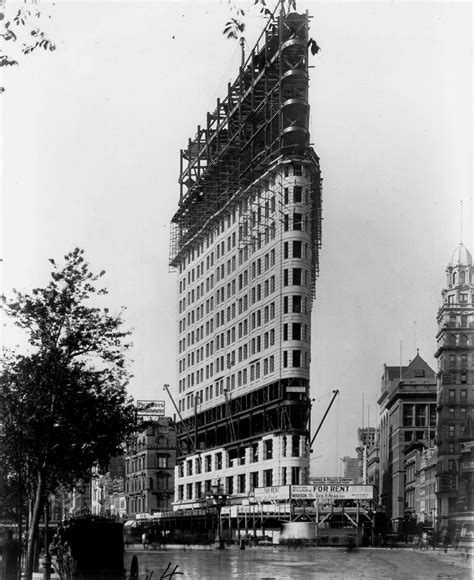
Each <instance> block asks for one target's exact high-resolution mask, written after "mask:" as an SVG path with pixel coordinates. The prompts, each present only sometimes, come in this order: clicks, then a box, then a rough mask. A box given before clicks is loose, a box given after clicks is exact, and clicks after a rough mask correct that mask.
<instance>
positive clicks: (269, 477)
mask: <svg viewBox="0 0 474 580" xmlns="http://www.w3.org/2000/svg"><path fill="white" fill-rule="evenodd" d="M263 479H264V485H265V487H271V486H272V485H273V469H265V471H264V472H263Z"/></svg>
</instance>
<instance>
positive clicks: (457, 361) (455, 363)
mask: <svg viewBox="0 0 474 580" xmlns="http://www.w3.org/2000/svg"><path fill="white" fill-rule="evenodd" d="M445 362H446V363H448V365H449V367H460V368H463V369H466V368H467V367H468V365H469V355H468V354H466V353H462V354H460V355H455V354H449V355H447V356H445Z"/></svg>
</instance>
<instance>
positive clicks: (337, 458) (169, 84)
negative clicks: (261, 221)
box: [0, 0, 474, 475]
mask: <svg viewBox="0 0 474 580" xmlns="http://www.w3.org/2000/svg"><path fill="white" fill-rule="evenodd" d="M238 5H239V6H242V7H243V8H244V9H247V7H249V6H252V5H253V0H252V1H251V2H243V3H239V4H238ZM297 5H298V9H299V10H300V11H301V10H306V9H308V10H309V12H310V14H311V15H312V16H313V19H312V21H311V27H312V28H311V36H312V37H313V38H314V39H315V40H316V41H317V43H318V45H319V46H320V47H321V51H320V53H319V54H318V55H317V56H312V57H311V60H310V65H311V66H312V67H314V68H311V70H310V106H311V141H312V143H313V144H314V148H315V150H316V152H317V154H318V155H319V157H320V160H321V169H322V175H323V241H322V244H323V245H322V250H321V260H320V276H319V280H318V283H317V296H316V302H315V304H314V311H313V331H312V363H311V373H312V375H311V376H312V379H311V394H312V398H313V399H314V402H313V417H312V419H313V429H314V428H315V427H316V426H317V425H318V423H319V421H320V419H321V417H322V416H323V414H324V412H325V410H326V408H327V406H328V404H329V402H330V400H331V395H332V391H333V390H334V389H338V390H339V391H340V395H339V396H338V398H337V399H336V401H335V403H334V405H333V407H332V409H331V411H330V412H329V414H328V417H327V419H326V421H325V423H324V425H323V427H322V429H321V432H320V434H319V435H318V439H317V440H316V443H315V448H314V453H313V458H314V459H313V460H312V462H311V465H312V473H313V474H314V475H340V474H341V473H342V471H341V470H342V467H343V466H342V462H341V458H342V457H344V456H345V455H349V456H354V455H355V446H356V444H357V428H358V427H360V426H361V425H363V424H364V425H365V426H367V425H368V424H370V425H371V426H375V424H376V417H377V404H376V401H377V398H378V396H379V394H380V378H381V375H382V372H383V365H384V363H386V364H389V365H398V364H399V363H400V358H401V360H402V362H403V364H404V365H405V364H408V362H409V360H411V359H412V358H414V356H415V355H416V349H417V348H419V352H420V355H421V356H422V357H423V358H424V359H425V360H426V361H427V362H428V364H430V365H431V366H432V368H434V369H435V368H436V361H435V360H434V358H433V354H434V352H435V350H436V339H435V336H436V313H437V310H438V308H439V306H440V299H441V290H442V288H443V286H444V284H445V281H446V279H445V268H446V265H447V264H448V262H449V261H450V258H451V255H452V252H453V250H454V249H455V247H456V246H457V245H458V243H459V242H460V241H461V239H462V241H463V242H464V244H465V245H466V246H467V247H468V248H469V249H470V250H471V252H472V251H473V250H474V243H473V242H474V227H473V203H472V197H473V193H472V160H473V157H472V129H473V125H472V102H473V91H472V86H473V85H472V6H471V3H470V2H446V3H443V2H420V3H416V2H401V1H397V0H395V1H391V2H388V1H380V2H338V1H331V2H316V1H307V2H303V1H301V0H298V2H297ZM230 10H231V8H230V6H229V3H228V2H227V1H226V0H223V1H221V2H219V1H217V0H208V1H199V2H198V1H196V0H193V2H185V1H181V0H174V1H172V2H165V1H150V2H121V3H116V2H109V1H103V2H66V1H62V0H58V1H57V2H56V3H55V4H42V16H41V26H42V27H43V29H44V30H46V31H47V32H48V33H49V35H50V37H51V38H52V40H53V41H54V42H55V44H56V50H55V51H54V52H36V53H33V54H32V55H31V56H29V57H25V58H24V59H23V60H22V61H21V62H20V66H18V67H14V68H11V69H8V70H5V69H3V71H2V84H3V86H4V87H5V89H6V91H5V93H3V95H1V96H0V99H1V101H0V103H1V104H0V115H1V117H0V118H1V132H0V136H1V141H0V146H1V158H2V164H1V165H2V173H1V186H2V187H1V207H0V210H1V221H0V224H1V257H2V259H3V261H2V262H1V267H2V287H3V291H4V292H6V293H8V292H9V291H10V290H11V288H18V289H21V290H25V291H27V290H29V289H31V288H33V287H36V286H41V285H44V284H46V283H47V280H48V276H49V271H50V268H49V266H50V264H49V262H48V258H55V259H56V260H57V261H60V258H61V257H62V256H63V255H64V254H65V253H67V252H68V251H70V250H71V249H73V248H74V247H76V246H78V247H81V248H84V249H85V251H86V257H87V259H88V260H89V262H90V265H91V268H92V269H93V270H96V271H99V270H102V269H105V270H106V271H107V274H106V276H105V283H106V285H107V287H108V289H109V296H108V297H107V302H108V304H107V305H108V306H109V307H110V308H111V309H112V310H114V309H115V310H116V311H118V310H119V309H120V307H121V306H122V305H123V306H126V308H127V310H126V313H125V321H126V324H127V326H128V327H130V328H133V342H134V347H133V350H132V352H131V358H132V359H133V360H132V361H131V363H130V366H131V371H132V373H133V375H134V378H133V379H132V381H131V383H130V387H129V390H130V393H131V394H132V395H133V396H134V397H135V398H136V399H163V400H165V401H166V405H167V411H168V412H169V413H170V414H171V413H172V412H173V409H172V405H171V402H170V401H169V399H168V397H167V395H166V394H165V393H164V392H163V384H165V383H168V384H170V385H171V386H172V387H174V385H175V384H176V368H175V359H176V348H175V342H176V341H175V337H176V319H177V316H176V306H175V302H176V299H175V298H176V275H175V274H174V273H172V272H170V270H169V267H168V255H169V233H170V227H169V224H170V220H171V218H172V215H173V214H174V212H175V211H176V209H177V203H178V195H179V189H178V182H177V180H178V171H179V150H180V148H182V147H185V146H186V144H187V141H188V138H189V137H193V136H194V134H195V131H196V128H197V125H198V124H203V123H204V122H205V118H206V113H207V111H211V110H213V109H214V108H215V105H216V99H217V97H219V96H224V95H225V87H226V85H227V82H229V81H232V80H233V79H234V78H235V76H236V74H237V69H238V65H239V62H240V52H239V51H240V49H239V45H238V42H236V41H231V40H227V39H226V38H225V37H224V36H223V34H222V29H223V27H224V24H225V22H226V21H227V20H228V19H229V16H232V13H231V12H230ZM246 22H247V32H246V50H247V51H248V50H249V49H250V48H251V47H252V45H253V43H254V42H255V40H256V38H257V36H258V34H259V32H260V30H261V27H262V26H263V20H262V18H261V17H260V16H259V15H258V14H257V13H256V12H253V13H248V16H247V20H246ZM461 202H462V204H461ZM461 206H462V211H461ZM461 224H462V227H461ZM3 324H4V326H3V342H4V344H7V345H12V344H16V342H17V341H18V337H17V335H16V334H15V332H13V331H12V330H11V329H10V327H9V326H8V325H7V324H6V323H5V322H3Z"/></svg>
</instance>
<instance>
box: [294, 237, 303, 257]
mask: <svg viewBox="0 0 474 580" xmlns="http://www.w3.org/2000/svg"><path fill="white" fill-rule="evenodd" d="M301 247H302V242H299V241H295V242H293V258H301Z"/></svg>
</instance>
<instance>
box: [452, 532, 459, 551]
mask: <svg viewBox="0 0 474 580" xmlns="http://www.w3.org/2000/svg"><path fill="white" fill-rule="evenodd" d="M460 541H461V538H460V537H459V532H456V535H455V536H454V549H455V550H457V549H458V546H459V542H460Z"/></svg>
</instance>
